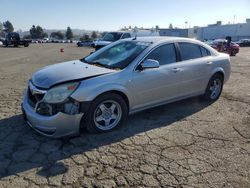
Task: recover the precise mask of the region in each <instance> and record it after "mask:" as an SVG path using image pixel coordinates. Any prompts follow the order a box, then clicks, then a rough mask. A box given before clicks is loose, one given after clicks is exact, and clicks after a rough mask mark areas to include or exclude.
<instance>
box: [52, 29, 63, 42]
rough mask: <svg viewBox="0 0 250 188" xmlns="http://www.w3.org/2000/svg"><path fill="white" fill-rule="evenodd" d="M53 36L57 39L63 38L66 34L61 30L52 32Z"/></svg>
mask: <svg viewBox="0 0 250 188" xmlns="http://www.w3.org/2000/svg"><path fill="white" fill-rule="evenodd" d="M50 37H51V38H55V39H60V40H61V39H63V38H64V34H63V33H62V32H61V31H56V32H52V33H51V34H50Z"/></svg>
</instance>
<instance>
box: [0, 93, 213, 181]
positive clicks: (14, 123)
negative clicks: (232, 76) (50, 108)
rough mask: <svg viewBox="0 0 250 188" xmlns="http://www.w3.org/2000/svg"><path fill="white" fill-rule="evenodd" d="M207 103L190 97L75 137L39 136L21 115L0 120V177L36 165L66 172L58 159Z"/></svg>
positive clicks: (44, 172)
mask: <svg viewBox="0 0 250 188" xmlns="http://www.w3.org/2000/svg"><path fill="white" fill-rule="evenodd" d="M210 104H211V103H208V102H201V101H200V100H199V99H198V98H191V99H187V100H183V101H179V102H175V103H171V104H167V105H164V106H160V107H156V108H153V109H149V110H146V111H143V112H140V113H137V114H134V115H131V116H130V117H129V118H128V120H127V122H126V123H125V124H124V125H122V126H121V127H120V128H118V129H116V130H114V131H112V132H108V133H104V134H97V135H94V134H90V133H88V132H86V131H83V132H81V134H80V136H79V137H75V138H68V139H51V138H47V137H45V136H42V135H39V134H38V133H36V132H35V131H34V130H32V129H31V128H30V127H29V126H28V125H27V124H26V123H25V122H24V120H23V118H22V115H16V116H12V117H10V118H6V119H2V120H0V179H1V178H3V177H7V176H10V175H15V174H17V173H22V172H26V171H28V170H32V169H34V168H39V171H37V172H36V173H37V174H38V175H40V176H44V177H50V176H55V175H58V174H63V173H65V172H67V171H68V168H70V167H66V166H65V165H64V164H63V163H62V162H61V160H64V159H67V158H70V157H72V156H74V155H76V154H84V153H85V152H87V151H91V150H94V149H98V148H100V147H102V146H108V145H110V144H112V143H117V142H120V141H122V140H124V139H126V138H130V137H133V136H134V135H136V134H139V133H144V132H146V131H150V130H153V129H158V128H161V127H166V126H170V125H171V124H172V123H174V122H177V121H181V120H184V119H185V118H187V117H188V116H191V115H192V114H195V113H197V112H199V111H201V110H202V109H204V108H206V107H207V106H209V105H210Z"/></svg>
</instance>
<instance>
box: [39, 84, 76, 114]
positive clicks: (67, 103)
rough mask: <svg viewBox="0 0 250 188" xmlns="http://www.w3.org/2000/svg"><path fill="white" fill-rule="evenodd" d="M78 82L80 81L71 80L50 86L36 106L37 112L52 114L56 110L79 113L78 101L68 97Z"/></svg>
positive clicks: (56, 111)
mask: <svg viewBox="0 0 250 188" xmlns="http://www.w3.org/2000/svg"><path fill="white" fill-rule="evenodd" d="M79 84H80V82H71V83H66V84H62V85H58V86H55V87H53V88H51V89H50V90H48V91H47V93H46V94H45V96H44V97H43V100H42V101H41V103H39V105H38V106H37V109H36V110H37V112H38V113H40V114H43V115H54V114H56V113H58V112H63V113H66V114H71V115H73V114H77V113H79V107H80V103H79V102H78V101H75V100H73V99H72V98H70V95H71V94H72V93H73V92H74V91H75V90H76V89H77V87H78V86H79Z"/></svg>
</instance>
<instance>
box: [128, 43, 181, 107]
mask: <svg viewBox="0 0 250 188" xmlns="http://www.w3.org/2000/svg"><path fill="white" fill-rule="evenodd" d="M147 59H153V60H157V61H158V62H159V65H160V66H159V68H148V69H143V70H138V68H137V70H136V71H134V72H133V76H132V82H131V89H132V92H133V94H134V101H135V102H134V103H135V104H134V105H133V109H132V110H136V109H138V108H143V107H147V106H150V105H157V104H160V103H161V102H164V101H167V100H171V99H173V98H175V97H178V95H179V92H178V82H176V78H177V76H176V71H177V70H175V66H176V65H175V64H176V61H177V56H176V49H175V45H174V44H164V45H162V46H159V47H157V48H156V49H154V50H153V51H152V52H150V53H149V55H147V56H146V58H144V60H147Z"/></svg>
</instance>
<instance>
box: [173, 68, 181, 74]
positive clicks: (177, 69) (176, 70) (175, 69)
mask: <svg viewBox="0 0 250 188" xmlns="http://www.w3.org/2000/svg"><path fill="white" fill-rule="evenodd" d="M180 71H182V69H181V68H173V72H175V73H176V72H180Z"/></svg>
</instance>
